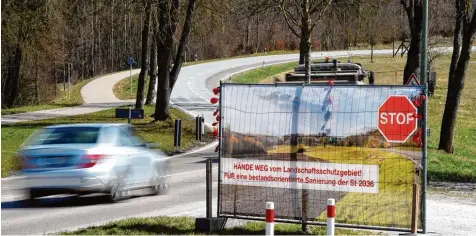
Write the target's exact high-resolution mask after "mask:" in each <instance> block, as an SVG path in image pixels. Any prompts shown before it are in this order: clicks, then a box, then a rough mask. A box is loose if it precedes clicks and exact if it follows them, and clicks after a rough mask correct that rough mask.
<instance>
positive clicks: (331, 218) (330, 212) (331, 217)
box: [327, 198, 336, 236]
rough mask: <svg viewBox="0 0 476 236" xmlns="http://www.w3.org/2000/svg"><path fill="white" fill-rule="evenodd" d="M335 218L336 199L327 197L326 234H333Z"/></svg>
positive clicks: (330, 235)
mask: <svg viewBox="0 0 476 236" xmlns="http://www.w3.org/2000/svg"><path fill="white" fill-rule="evenodd" d="M335 220H336V201H335V199H333V198H329V199H327V235H329V236H334V230H335V223H336V222H335Z"/></svg>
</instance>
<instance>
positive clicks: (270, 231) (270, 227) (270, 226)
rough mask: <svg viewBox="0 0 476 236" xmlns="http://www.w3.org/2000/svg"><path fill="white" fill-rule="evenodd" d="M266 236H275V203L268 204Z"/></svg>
mask: <svg viewBox="0 0 476 236" xmlns="http://www.w3.org/2000/svg"><path fill="white" fill-rule="evenodd" d="M265 233H266V235H270V236H273V235H274V202H266V230H265Z"/></svg>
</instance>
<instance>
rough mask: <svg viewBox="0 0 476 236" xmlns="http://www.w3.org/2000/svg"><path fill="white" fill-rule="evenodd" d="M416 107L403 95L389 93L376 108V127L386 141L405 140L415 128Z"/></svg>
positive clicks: (416, 120)
mask: <svg viewBox="0 0 476 236" xmlns="http://www.w3.org/2000/svg"><path fill="white" fill-rule="evenodd" d="M417 114H418V111H417V108H416V107H415V106H414V105H413V103H412V102H411V101H410V99H408V97H407V96H404V95H391V96H389V97H388V98H387V100H385V101H384V102H383V103H382V105H380V107H379V109H378V129H379V130H380V133H382V135H383V137H385V139H386V140H387V141H388V142H397V143H403V142H405V141H406V140H407V139H408V137H410V135H412V134H413V132H415V130H416V129H417V124H418V118H417Z"/></svg>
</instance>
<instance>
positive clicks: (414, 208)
mask: <svg viewBox="0 0 476 236" xmlns="http://www.w3.org/2000/svg"><path fill="white" fill-rule="evenodd" d="M419 190H420V189H419V188H418V184H417V183H414V184H413V203H412V226H411V227H412V228H411V233H412V234H413V235H416V234H417V233H418V215H419V211H418V210H419V208H420V204H418V203H419V200H420V191H419Z"/></svg>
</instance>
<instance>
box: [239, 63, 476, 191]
mask: <svg viewBox="0 0 476 236" xmlns="http://www.w3.org/2000/svg"><path fill="white" fill-rule="evenodd" d="M347 59H348V58H340V60H341V61H345V60H347ZM353 61H354V62H359V63H362V65H363V67H364V69H366V70H372V71H374V72H375V76H376V79H375V81H376V84H400V83H401V82H402V81H403V80H402V77H403V69H404V67H405V63H406V57H403V58H402V57H399V56H397V57H395V58H393V57H392V56H375V57H374V62H373V63H372V62H370V58H369V57H354V58H353ZM450 61H451V55H449V54H446V55H442V56H440V57H438V58H437V59H436V60H435V61H434V63H433V65H432V66H431V68H432V70H434V71H436V72H437V88H436V90H435V95H434V97H431V98H430V99H429V109H428V125H429V128H430V129H431V135H430V137H429V138H428V179H429V180H430V181H450V182H473V183H474V182H476V145H474V144H475V143H476V119H474V117H476V102H475V101H476V93H474V92H473V91H475V90H476V76H475V75H476V58H474V57H473V58H472V59H471V61H470V63H469V65H468V71H467V74H466V76H467V78H466V82H465V88H464V91H463V96H462V99H461V104H460V109H459V113H458V119H457V123H456V135H455V154H448V153H446V152H444V151H441V150H437V148H438V143H439V136H440V128H441V120H442V116H443V112H444V106H445V102H446V92H447V89H448V73H449V64H450ZM277 68H281V69H282V70H277ZM288 70H292V66H289V67H285V66H283V65H274V66H269V68H268V69H262V68H260V69H257V70H253V71H247V72H243V73H241V74H238V75H236V76H235V79H236V80H235V81H236V82H242V81H245V82H246V83H269V82H272V78H273V77H279V76H281V78H282V77H283V73H282V72H283V71H288ZM267 71H273V72H276V73H274V74H272V73H266V72H267ZM245 82H243V83H245Z"/></svg>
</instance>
